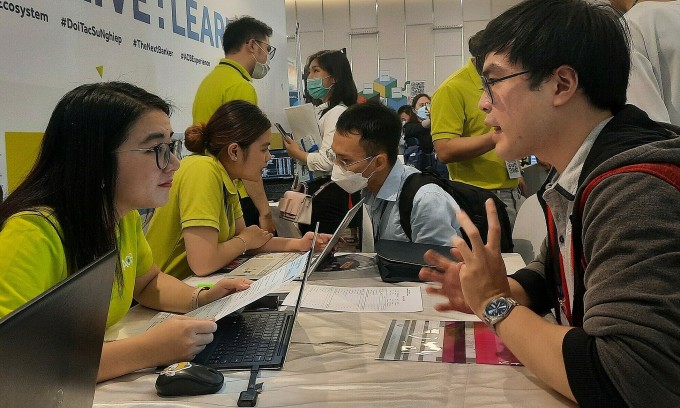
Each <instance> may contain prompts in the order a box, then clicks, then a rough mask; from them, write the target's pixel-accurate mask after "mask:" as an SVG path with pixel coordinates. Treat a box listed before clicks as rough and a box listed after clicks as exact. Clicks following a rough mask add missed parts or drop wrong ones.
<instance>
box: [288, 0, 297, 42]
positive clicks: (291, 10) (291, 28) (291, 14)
mask: <svg viewBox="0 0 680 408" xmlns="http://www.w3.org/2000/svg"><path fill="white" fill-rule="evenodd" d="M285 7H286V36H291V35H295V22H296V21H297V11H296V10H295V0H286V3H285Z"/></svg>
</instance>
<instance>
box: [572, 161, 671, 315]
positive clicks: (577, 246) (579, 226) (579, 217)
mask: <svg viewBox="0 0 680 408" xmlns="http://www.w3.org/2000/svg"><path fill="white" fill-rule="evenodd" d="M623 173H647V174H649V175H652V176H654V177H657V178H659V179H661V180H663V181H665V182H666V183H668V184H670V185H672V186H674V187H675V188H676V189H677V190H678V191H680V166H677V165H675V164H671V163H638V164H631V165H627V166H622V167H619V168H616V169H612V170H609V171H607V172H604V173H602V174H600V175H599V176H597V177H595V178H594V179H592V180H591V181H590V182H589V183H588V185H587V186H586V187H585V188H584V189H583V193H582V194H581V197H580V199H579V200H578V202H577V206H578V207H577V208H575V209H574V214H575V215H576V217H575V218H573V219H572V236H571V240H572V248H573V261H574V264H573V267H574V280H575V282H574V305H573V311H572V319H573V322H572V323H573V324H574V325H575V326H582V325H583V313H584V311H583V295H584V294H585V287H584V282H583V279H584V276H585V271H586V268H587V267H588V262H587V261H586V258H585V254H584V251H583V241H582V239H581V237H582V234H583V210H584V208H585V206H586V202H587V201H588V197H589V196H590V193H592V192H593V190H594V189H595V187H597V186H598V185H599V184H600V183H601V182H602V181H603V180H605V179H606V178H608V177H610V176H613V175H616V174H623ZM577 299H578V300H577Z"/></svg>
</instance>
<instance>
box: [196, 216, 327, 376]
mask: <svg viewBox="0 0 680 408" xmlns="http://www.w3.org/2000/svg"><path fill="white" fill-rule="evenodd" d="M318 228H319V227H318V224H317V230H316V231H315V232H314V239H313V240H312V248H314V244H315V243H316V237H317V235H318V233H317V231H318ZM312 252H313V251H309V256H308V257H307V260H306V265H305V269H304V272H303V274H302V283H301V284H300V295H299V296H298V299H297V302H296V303H295V308H294V309H293V310H292V311H291V310H270V311H244V312H242V313H239V314H231V315H228V316H225V317H223V318H222V319H220V320H218V321H217V331H216V332H215V334H214V336H215V337H214V340H213V341H212V343H210V344H208V345H207V346H206V348H205V349H203V351H201V352H200V353H199V354H198V355H197V356H196V357H195V358H194V360H193V362H195V363H198V364H203V365H206V366H208V367H212V368H215V369H217V370H251V369H253V368H254V367H258V368H259V369H270V370H278V369H281V367H283V363H284V361H285V358H286V352H287V351H288V344H289V343H290V336H291V334H292V332H293V326H294V325H295V318H296V317H297V314H298V311H299V310H300V304H301V303H302V302H301V300H302V291H303V290H304V288H305V283H306V282H307V277H308V276H309V273H310V266H311V264H312V263H311V261H312V259H311V258H312ZM298 255H299V254H298Z"/></svg>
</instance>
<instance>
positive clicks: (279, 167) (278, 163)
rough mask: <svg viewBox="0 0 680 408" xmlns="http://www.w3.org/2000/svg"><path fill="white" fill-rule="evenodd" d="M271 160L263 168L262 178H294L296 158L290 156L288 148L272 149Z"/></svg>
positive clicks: (265, 179) (264, 179) (270, 151)
mask: <svg viewBox="0 0 680 408" xmlns="http://www.w3.org/2000/svg"><path fill="white" fill-rule="evenodd" d="M269 153H270V154H271V155H272V158H271V160H269V162H267V167H266V168H264V169H262V180H263V181H264V182H266V181H267V180H292V179H293V177H294V167H295V166H294V160H293V159H292V158H291V157H290V156H288V152H286V149H271V150H269Z"/></svg>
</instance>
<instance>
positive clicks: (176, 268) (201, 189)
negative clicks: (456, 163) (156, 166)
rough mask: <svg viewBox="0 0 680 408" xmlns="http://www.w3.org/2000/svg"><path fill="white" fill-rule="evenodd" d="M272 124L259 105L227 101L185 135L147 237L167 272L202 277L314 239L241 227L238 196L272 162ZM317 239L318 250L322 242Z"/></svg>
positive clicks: (297, 248)
mask: <svg viewBox="0 0 680 408" xmlns="http://www.w3.org/2000/svg"><path fill="white" fill-rule="evenodd" d="M270 140H271V123H270V122H269V119H267V116H266V115H265V114H264V113H263V112H262V111H261V110H260V108H258V107H257V106H255V105H253V104H251V103H249V102H246V101H240V100H236V101H231V102H228V103H226V104H224V105H222V106H221V107H219V108H218V109H217V111H215V113H214V114H213V116H212V117H211V118H210V120H209V121H208V123H207V124H205V125H201V124H199V125H194V126H191V127H189V128H188V129H187V130H186V132H185V144H186V147H187V149H189V150H190V151H191V152H193V153H195V154H193V155H190V156H188V157H185V158H184V159H183V160H182V166H181V167H180V169H179V170H178V171H177V174H175V178H174V181H173V184H172V187H171V188H170V200H169V201H168V204H167V205H165V206H163V207H161V208H157V209H156V210H155V211H154V214H153V217H152V218H151V222H150V224H149V229H148V231H147V235H146V238H147V240H148V241H149V245H150V246H151V250H152V251H153V254H154V259H156V261H157V262H158V263H159V266H160V267H161V269H163V270H164V271H165V272H166V273H168V274H171V275H173V276H176V277H178V278H180V279H181V278H185V277H187V276H190V275H191V274H192V273H193V274H196V275H199V276H205V275H208V274H211V273H213V272H215V271H216V270H218V269H220V268H222V267H224V266H225V265H227V264H229V263H230V262H232V261H233V260H234V259H236V257H238V256H239V255H241V254H244V253H246V251H249V252H282V251H306V250H307V249H309V247H310V245H311V242H312V237H313V235H314V234H313V233H311V232H310V233H307V234H305V235H304V236H303V237H302V238H300V239H292V238H279V237H272V234H271V233H270V232H268V231H266V230H263V229H261V228H259V227H258V226H257V225H251V226H249V227H246V226H245V223H244V221H243V213H242V212H241V206H240V204H239V199H238V195H237V188H238V186H239V184H240V180H241V179H245V180H250V181H259V180H261V178H262V169H264V168H265V167H266V166H267V162H268V161H269V159H270V158H271V155H270V154H269V144H270ZM329 238H330V237H329V236H328V235H323V236H320V238H319V239H317V246H318V247H317V249H319V248H322V247H323V246H324V245H325V244H324V242H328V240H329Z"/></svg>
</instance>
